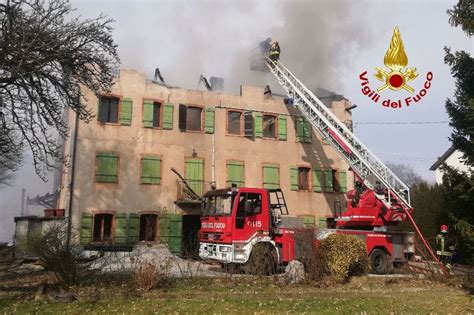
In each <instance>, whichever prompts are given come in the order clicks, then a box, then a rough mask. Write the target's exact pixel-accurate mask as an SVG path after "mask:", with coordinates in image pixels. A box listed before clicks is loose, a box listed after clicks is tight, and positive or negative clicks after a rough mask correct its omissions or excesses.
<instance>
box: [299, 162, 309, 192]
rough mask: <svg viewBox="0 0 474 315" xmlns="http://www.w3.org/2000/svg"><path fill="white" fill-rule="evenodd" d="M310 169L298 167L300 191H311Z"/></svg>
mask: <svg viewBox="0 0 474 315" xmlns="http://www.w3.org/2000/svg"><path fill="white" fill-rule="evenodd" d="M309 174H310V168H309V167H298V189H299V190H309Z"/></svg>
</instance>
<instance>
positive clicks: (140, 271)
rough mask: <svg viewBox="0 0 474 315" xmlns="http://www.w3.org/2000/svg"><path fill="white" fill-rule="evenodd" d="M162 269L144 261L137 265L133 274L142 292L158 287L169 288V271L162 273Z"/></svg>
mask: <svg viewBox="0 0 474 315" xmlns="http://www.w3.org/2000/svg"><path fill="white" fill-rule="evenodd" d="M167 266H168V264H167ZM167 266H165V269H167ZM160 269H161V268H160V266H157V265H156V264H155V263H153V262H149V261H143V262H139V263H137V265H136V267H135V271H134V273H133V279H134V282H135V285H136V287H137V288H138V289H140V290H142V291H150V290H151V289H154V288H157V287H167V286H169V285H170V284H171V278H170V277H169V275H168V273H167V271H164V272H162V271H161V270H160Z"/></svg>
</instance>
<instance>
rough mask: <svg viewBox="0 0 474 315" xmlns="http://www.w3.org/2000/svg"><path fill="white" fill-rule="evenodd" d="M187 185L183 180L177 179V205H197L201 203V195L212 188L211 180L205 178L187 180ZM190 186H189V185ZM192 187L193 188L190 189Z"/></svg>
mask: <svg viewBox="0 0 474 315" xmlns="http://www.w3.org/2000/svg"><path fill="white" fill-rule="evenodd" d="M186 181H187V184H188V185H187V186H186V184H184V182H183V181H182V180H177V181H176V184H177V196H176V201H175V203H176V204H177V205H186V204H188V205H196V204H200V203H201V199H200V198H201V197H202V195H204V193H205V192H206V191H208V190H210V189H211V182H205V181H203V180H186ZM188 186H189V187H188ZM189 188H191V189H189Z"/></svg>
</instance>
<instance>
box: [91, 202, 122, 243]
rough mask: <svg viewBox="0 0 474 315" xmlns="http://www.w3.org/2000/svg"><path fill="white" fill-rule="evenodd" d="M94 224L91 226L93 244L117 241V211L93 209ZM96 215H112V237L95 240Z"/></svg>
mask: <svg viewBox="0 0 474 315" xmlns="http://www.w3.org/2000/svg"><path fill="white" fill-rule="evenodd" d="M91 213H92V226H91V234H92V235H91V243H93V244H104V243H106V242H111V243H114V242H115V220H116V218H117V211H110V210H105V211H92V212H91ZM96 215H111V216H112V221H111V225H110V239H109V240H103V239H101V240H99V241H96V240H94V231H95V217H96ZM103 229H104V228H103V227H102V228H101V230H102V232H101V237H102V238H103Z"/></svg>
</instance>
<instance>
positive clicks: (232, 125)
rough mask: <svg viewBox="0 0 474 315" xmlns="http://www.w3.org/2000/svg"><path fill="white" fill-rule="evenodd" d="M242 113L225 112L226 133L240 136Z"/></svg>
mask: <svg viewBox="0 0 474 315" xmlns="http://www.w3.org/2000/svg"><path fill="white" fill-rule="evenodd" d="M241 126H242V113H241V112H237V111H228V112H227V133H228V134H230V135H240V134H241V133H242V127H241Z"/></svg>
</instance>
